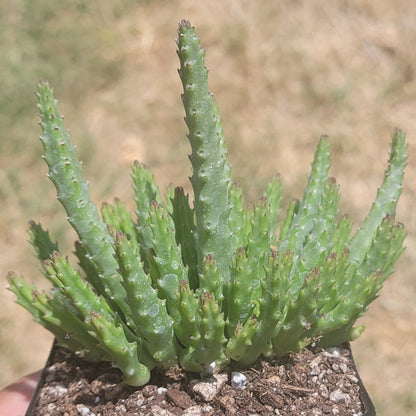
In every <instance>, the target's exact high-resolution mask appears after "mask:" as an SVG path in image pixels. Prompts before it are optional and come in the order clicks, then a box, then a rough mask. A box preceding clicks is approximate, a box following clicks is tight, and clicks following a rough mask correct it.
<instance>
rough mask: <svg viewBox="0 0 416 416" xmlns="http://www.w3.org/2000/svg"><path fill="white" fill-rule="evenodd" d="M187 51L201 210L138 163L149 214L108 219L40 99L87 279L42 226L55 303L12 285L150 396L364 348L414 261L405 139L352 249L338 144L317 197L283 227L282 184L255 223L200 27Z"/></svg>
mask: <svg viewBox="0 0 416 416" xmlns="http://www.w3.org/2000/svg"><path fill="white" fill-rule="evenodd" d="M177 47H178V51H177V52H178V56H179V60H180V69H179V75H180V78H181V81H182V84H183V95H182V101H183V105H184V108H185V113H186V117H185V121H186V124H187V126H188V129H189V134H188V139H189V142H190V144H191V148H192V153H191V155H190V160H191V163H192V169H193V175H192V177H191V183H192V188H193V203H190V202H189V196H188V195H186V194H185V193H184V191H183V189H182V188H180V187H178V188H175V189H173V188H172V189H169V190H168V192H167V195H166V197H165V198H163V197H162V195H161V193H160V190H159V188H158V187H157V185H156V183H155V180H154V177H153V176H152V174H151V173H150V171H149V170H148V169H147V168H146V167H145V166H144V165H143V164H141V163H138V162H136V163H135V164H134V166H133V168H132V175H131V176H132V181H133V189H134V195H135V202H136V209H135V212H134V213H131V212H129V211H128V210H127V208H126V206H125V204H124V203H122V202H121V201H119V200H115V202H114V203H113V204H104V205H103V206H102V208H101V212H100V211H99V210H98V209H97V207H96V205H94V203H93V202H92V201H91V198H90V194H89V190H88V184H87V182H86V181H85V180H84V178H83V176H82V171H81V164H80V163H79V161H78V160H77V158H76V154H75V148H74V146H73V144H72V143H71V141H70V138H69V134H68V131H67V130H66V129H65V128H64V125H63V120H62V117H61V116H60V113H59V110H58V107H57V101H56V100H55V99H54V97H53V93H52V89H51V88H50V87H49V85H48V83H46V82H41V83H40V84H39V86H38V90H37V96H38V100H39V104H38V107H39V110H40V116H41V128H42V132H43V134H42V137H41V141H42V144H43V147H44V155H43V157H44V159H45V161H46V163H47V165H48V167H49V174H48V176H49V178H50V179H51V181H52V182H53V184H54V185H55V187H56V190H57V197H58V200H59V201H60V203H61V204H62V205H63V207H64V208H65V211H66V214H67V220H68V222H69V223H70V224H71V226H72V227H73V228H74V230H75V231H76V233H77V235H78V241H76V243H75V255H76V257H77V258H78V266H77V267H74V266H73V265H71V264H70V263H69V261H68V259H67V258H66V257H65V256H64V255H62V254H61V253H60V252H59V248H58V245H57V243H55V242H53V241H52V240H51V238H50V236H49V233H48V232H47V231H45V230H44V229H43V228H42V227H41V226H40V225H39V224H37V223H35V222H30V229H29V232H30V241H31V243H32V245H33V247H34V250H35V253H36V256H37V257H38V258H39V260H40V261H41V263H42V267H43V273H44V275H45V277H46V278H47V279H48V280H49V281H50V283H51V286H52V289H51V290H50V291H48V292H43V291H38V290H37V289H36V287H34V286H32V285H30V284H28V283H27V282H26V281H25V280H24V279H23V278H21V277H19V276H17V275H15V274H14V273H10V275H9V282H10V289H11V290H12V291H13V292H14V293H15V294H16V295H17V301H18V303H19V304H21V305H22V306H23V307H25V308H26V309H27V310H29V311H30V312H31V313H32V314H33V316H34V317H35V320H36V321H37V322H38V323H40V324H41V325H43V326H44V327H45V328H47V329H48V330H49V331H51V332H52V333H53V334H54V335H55V337H56V339H57V342H58V343H59V344H60V345H62V346H64V347H66V348H68V349H70V350H72V351H74V352H75V353H76V354H78V355H79V356H80V357H84V358H85V359H87V360H92V361H98V360H107V361H110V362H112V363H113V365H114V366H116V367H118V368H119V369H120V370H121V371H122V373H123V375H124V378H125V382H126V383H128V384H131V385H143V384H146V383H147V382H148V380H149V378H150V372H151V370H152V369H153V368H155V367H161V368H165V369H167V368H169V367H171V366H173V365H180V366H181V367H182V368H183V369H185V370H188V371H192V372H200V371H203V370H205V369H206V368H207V367H209V366H210V365H211V364H212V363H213V362H215V363H217V365H218V366H226V365H227V364H228V363H229V362H230V360H233V361H236V362H238V363H239V364H240V365H241V366H242V367H243V366H249V365H251V364H253V363H254V362H255V360H256V359H257V358H258V357H259V356H260V355H263V356H270V355H284V354H286V353H288V352H289V351H300V350H301V349H302V348H304V347H306V346H308V345H311V344H314V345H321V346H324V347H325V346H334V345H338V344H340V343H342V342H346V341H351V340H353V339H355V338H357V337H358V336H359V335H360V334H361V332H362V331H363V327H362V326H358V327H354V323H355V322H356V320H357V319H358V318H359V317H361V316H362V315H363V314H364V312H365V311H366V310H367V308H368V305H369V304H370V303H371V302H372V301H373V300H374V299H375V298H376V297H377V295H378V292H379V290H380V288H381V286H382V284H383V281H384V280H385V279H386V278H387V277H388V276H389V275H390V274H391V273H392V272H393V265H394V263H395V261H396V260H397V258H398V257H399V255H400V254H401V253H402V251H403V247H402V243H403V240H404V237H405V232H404V229H403V226H402V225H401V224H400V223H395V220H394V216H395V209H396V205H397V201H398V199H399V196H400V193H401V190H402V181H403V170H404V167H405V164H406V144H405V136H404V134H403V133H402V132H401V131H400V130H397V131H395V133H394V134H393V138H392V146H391V154H390V160H389V165H388V169H387V171H386V174H385V176H384V180H383V183H382V185H381V187H380V188H379V189H378V193H377V196H376V199H375V202H374V203H373V205H372V207H371V209H370V212H369V214H368V216H367V217H366V219H365V221H364V223H363V225H362V226H361V228H359V229H358V231H357V232H356V233H355V234H353V235H352V233H351V231H352V224H351V221H350V220H349V219H348V217H346V216H340V215H339V213H338V201H339V193H338V185H337V184H336V181H335V179H334V178H331V177H328V170H329V167H330V165H329V159H330V149H329V140H328V138H326V137H322V138H321V140H320V141H319V143H318V147H317V150H316V153H315V158H314V161H313V164H312V168H311V172H310V175H309V179H308V183H307V186H306V189H305V191H304V195H303V197H302V198H301V199H300V200H293V202H292V203H291V204H290V205H289V208H288V210H287V212H286V213H285V214H284V215H280V202H281V196H282V182H281V179H280V177H278V176H276V177H274V178H273V179H272V180H271V182H270V183H269V184H268V186H267V189H266V190H265V192H264V195H263V196H262V197H261V198H260V199H259V201H258V203H257V204H256V205H255V206H254V207H250V208H246V207H245V205H244V202H243V194H242V190H241V188H240V187H239V186H238V185H237V184H236V183H235V182H233V180H232V178H231V169H230V166H229V164H228V162H227V157H226V148H225V142H224V135H223V130H222V122H221V119H220V114H219V110H218V107H217V104H216V103H215V101H214V98H213V96H212V94H211V93H210V92H209V89H208V74H207V70H206V68H205V63H204V57H205V53H204V51H203V50H202V49H201V47H200V42H199V38H198V37H197V35H196V33H195V30H194V28H193V27H192V26H191V25H190V24H189V22H186V21H182V22H181V23H180V25H179V28H178V38H177ZM279 218H280V219H281V221H280V223H279Z"/></svg>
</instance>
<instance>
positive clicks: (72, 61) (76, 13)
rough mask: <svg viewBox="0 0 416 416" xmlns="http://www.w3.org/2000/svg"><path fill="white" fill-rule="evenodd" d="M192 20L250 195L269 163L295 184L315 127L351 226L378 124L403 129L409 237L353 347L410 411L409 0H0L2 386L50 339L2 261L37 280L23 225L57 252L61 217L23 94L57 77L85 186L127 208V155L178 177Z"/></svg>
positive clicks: (414, 322)
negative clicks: (40, 229) (43, 232)
mask: <svg viewBox="0 0 416 416" xmlns="http://www.w3.org/2000/svg"><path fill="white" fill-rule="evenodd" d="M182 18H186V19H189V20H190V21H191V22H192V24H193V25H195V26H196V28H197V31H198V33H199V35H200V37H201V39H202V45H203V47H204V48H205V49H206V50H207V66H208V68H209V69H210V87H211V91H212V92H213V93H214V95H215V97H216V100H217V102H218V104H219V106H220V109H221V112H222V116H223V121H224V129H225V134H226V138H227V144H228V151H229V157H230V160H231V163H232V167H233V175H234V177H235V179H237V180H238V181H239V182H240V184H241V185H242V186H243V188H244V189H245V192H246V194H245V197H246V200H247V202H248V203H252V202H254V201H255V200H256V199H257V198H258V197H259V195H260V194H261V193H262V192H263V190H264V187H265V185H266V183H267V182H268V180H269V179H270V177H271V176H272V175H274V174H275V173H277V172H279V173H281V175H282V176H283V179H284V193H285V201H284V204H286V206H287V203H288V201H289V200H290V199H291V198H292V197H295V196H297V197H299V196H301V194H302V190H303V187H304V185H305V181H306V178H307V174H308V172H309V168H310V163H311V161H312V157H313V152H314V150H315V147H316V144H317V141H318V139H319V137H320V135H321V134H322V133H326V134H328V135H329V137H330V139H331V144H332V152H333V154H332V168H331V175H332V176H335V177H336V178H337V180H338V182H339V184H340V186H341V210H342V212H346V213H348V214H349V215H350V216H351V218H352V219H353V220H354V223H355V224H356V226H358V225H359V224H360V223H361V221H362V220H363V218H364V217H365V215H366V214H367V212H368V210H369V208H370V205H371V202H372V200H373V199H374V197H375V194H376V190H377V187H378V186H379V185H380V184H381V181H382V178H383V174H384V170H385V168H386V161H387V157H388V152H389V144H390V138H391V134H392V132H393V131H394V128H395V127H397V126H399V127H401V128H402V129H403V130H404V131H405V132H406V133H407V136H408V143H409V149H408V154H409V164H408V167H407V172H406V176H405V187H404V191H403V195H402V199H401V201H400V204H399V208H398V213H397V219H398V220H399V221H401V222H404V223H405V225H406V228H407V232H408V237H407V241H406V246H407V249H406V251H405V253H404V254H403V255H402V257H401V258H400V260H399V262H398V264H397V272H396V273H395V275H394V276H392V277H391V278H390V279H389V280H388V281H387V282H386V283H385V285H384V288H383V290H382V296H381V298H379V299H378V300H377V301H376V302H374V303H373V304H372V306H371V307H370V310H369V312H368V313H367V315H366V316H365V318H364V319H362V323H364V324H365V325H366V326H367V329H366V331H365V332H364V334H363V335H362V336H361V338H360V339H358V340H357V341H355V342H354V343H353V351H354V354H355V359H356V362H357V365H358V368H359V371H360V374H361V376H362V378H363V380H364V383H365V385H366V387H367V389H368V390H369V392H370V395H371V397H372V398H373V400H374V402H375V404H376V407H377V408H378V414H379V415H380V416H386V415H393V414H396V415H402V416H405V415H409V416H410V415H413V414H415V413H414V411H415V409H416V359H415V354H414V351H415V342H416V319H415V318H416V303H415V301H414V299H415V297H416V280H415V278H414V277H415V276H414V269H415V262H416V240H415V237H416V235H415V233H416V217H415V210H414V209H413V203H414V202H415V193H416V165H415V162H414V157H415V152H416V146H415V143H416V142H415V138H416V123H415V116H416V48H415V44H416V2H414V1H412V0H396V1H395V2H391V1H389V0H379V1H377V2H374V1H372V0H351V1H347V0H344V1H340V0H339V1H338V0H335V1H325V0H316V1H314V2H310V1H307V0H303V1H302V0H280V1H252V0H251V1H249V0H240V1H234V0H211V1H209V2H207V1H202V0H189V1H178V0H170V1H163V0H153V1H151V0H148V1H145V0H141V1H140V0H135V1H133V0H119V1H117V2H100V1H97V0H95V1H86V0H61V1H60V2H52V1H48V0H37V1H36V2H34V1H31V0H3V1H2V2H1V3H0V26H1V27H2V30H1V32H0V40H1V41H0V48H1V50H0V53H1V56H2V59H1V60H0V75H1V76H0V210H1V211H0V268H1V289H0V290H1V299H2V301H1V302H0V369H1V371H0V387H1V386H4V385H6V384H7V383H10V382H11V381H13V380H14V379H16V378H17V377H20V376H22V375H24V374H26V373H28V372H31V371H34V370H36V369H38V368H41V367H43V365H44V363H45V360H46V358H47V355H48V351H49V348H50V346H51V342H52V337H51V336H50V335H49V334H48V333H47V332H46V331H45V330H43V328H41V327H40V326H38V325H37V324H35V323H33V322H32V319H31V317H30V315H29V314H28V313H27V312H26V311H25V310H23V308H21V307H19V306H18V305H16V304H15V303H14V295H13V294H12V293H10V292H9V291H7V290H6V289H5V288H6V286H7V282H6V278H5V276H6V274H7V272H8V271H9V270H14V271H16V272H17V273H19V274H23V275H24V276H25V277H26V278H27V279H28V280H29V281H30V282H34V283H36V284H37V285H39V286H40V287H44V288H46V287H47V285H45V282H44V280H45V279H43V277H42V275H41V273H40V267H39V264H38V263H37V262H36V260H35V258H34V256H33V254H32V251H31V247H30V246H29V244H28V243H27V240H28V236H27V222H28V220H30V219H34V220H36V221H40V222H41V223H42V224H43V225H44V227H46V228H48V229H49V230H50V232H51V235H52V238H53V239H54V240H55V239H57V240H59V244H60V248H61V250H62V251H64V252H65V253H68V255H70V254H71V251H72V249H73V241H74V239H75V236H74V235H73V233H72V232H71V230H70V229H69V227H68V225H67V224H66V223H65V221H64V217H65V215H64V211H63V209H62V208H61V206H60V205H59V204H58V202H57V201H56V200H55V192H54V190H53V187H52V184H51V183H50V182H49V181H48V180H47V178H46V177H45V174H46V172H47V169H46V166H45V165H44V163H43V162H42V160H41V158H40V155H41V153H42V149H41V144H40V142H39V140H38V136H39V135H40V129H39V127H38V115H37V109H36V99H35V96H34V94H33V91H34V90H35V89H36V84H37V82H38V80H39V79H47V80H49V82H50V83H51V84H52V85H53V86H54V88H55V95H56V97H57V98H58V99H59V105H60V110H61V112H62V113H63V114H65V121H66V126H67V127H68V128H69V129H70V131H71V135H72V138H73V141H74V142H75V143H76V144H77V145H78V154H79V157H80V158H81V159H82V160H83V162H84V175H85V177H86V178H87V179H88V180H89V181H90V184H91V193H92V197H93V200H94V201H95V202H96V203H97V204H98V205H99V206H100V205H101V203H102V202H103V201H106V200H107V201H111V200H112V199H113V197H114V196H118V197H120V198H121V199H122V200H124V201H126V202H129V204H130V206H133V205H132V201H133V197H132V191H131V190H130V166H131V165H132V163H133V161H134V160H135V159H137V160H140V161H142V162H144V163H146V164H147V165H148V166H149V167H150V168H151V169H152V171H153V172H154V174H155V176H156V180H157V182H158V183H159V185H160V187H161V188H162V189H163V190H164V189H166V187H167V186H168V185H169V184H170V183H174V184H175V185H183V186H184V187H185V188H186V189H187V190H188V191H189V189H190V187H189V184H188V176H190V175H191V170H190V164H189V162H188V159H187V154H188V153H190V147H189V145H188V142H187V140H186V137H185V135H186V131H187V130H186V127H185V124H184V122H183V116H184V111H183V109H182V107H181V101H180V97H179V94H180V93H181V86H180V81H179V78H178V76H177V72H176V69H177V67H178V59H177V57H176V52H175V50H176V45H175V37H176V27H177V24H178V22H179V21H180V20H181V19H182Z"/></svg>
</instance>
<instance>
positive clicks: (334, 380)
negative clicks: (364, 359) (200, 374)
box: [31, 346, 365, 416]
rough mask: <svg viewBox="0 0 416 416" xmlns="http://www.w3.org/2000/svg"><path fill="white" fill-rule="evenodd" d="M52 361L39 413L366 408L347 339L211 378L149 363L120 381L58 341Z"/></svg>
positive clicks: (301, 413)
mask: <svg viewBox="0 0 416 416" xmlns="http://www.w3.org/2000/svg"><path fill="white" fill-rule="evenodd" d="M50 364H51V365H49V366H47V367H46V368H45V384H44V386H43V387H42V389H41V390H40V392H39V396H38V400H37V406H36V408H35V409H34V410H33V413H31V414H33V415H36V416H60V415H65V416H75V415H77V416H116V415H117V416H132V415H135V416H137V415H144V416H176V415H182V416H219V415H238V416H245V415H247V416H248V415H252V416H255V415H281V416H321V415H322V416H323V415H331V416H334V415H335V416H347V415H348V416H352V415H356V416H362V415H364V414H365V409H364V407H363V405H362V403H361V400H360V395H359V392H360V386H359V377H358V375H357V373H356V372H355V369H354V364H353V361H352V357H351V351H350V349H349V348H348V346H346V347H345V348H331V349H327V350H322V349H315V350H310V349H305V350H304V351H303V352H302V353H299V354H289V355H288V356H286V357H283V358H279V359H271V360H265V359H259V360H258V361H257V362H256V363H255V365H254V366H253V367H252V368H250V369H248V370H238V369H236V368H232V366H231V367H230V368H228V369H227V370H226V371H221V372H219V373H217V374H215V372H214V375H212V376H211V377H210V378H208V379H199V378H197V375H195V374H189V373H185V372H183V371H182V370H181V369H179V368H172V369H170V370H169V371H166V372H165V371H158V370H154V371H153V372H152V378H151V380H150V382H149V383H148V384H147V385H146V386H143V387H139V388H138V387H131V386H127V385H125V384H123V382H122V376H121V373H120V372H119V370H117V369H115V368H112V367H111V365H110V364H108V363H102V362H101V363H94V364H91V363H88V362H85V361H83V360H81V359H79V358H78V357H76V356H75V355H74V354H72V353H70V352H68V351H67V350H65V349H63V348H59V347H57V348H55V353H54V354H53V356H52V362H51V363H50ZM237 371H238V372H240V373H242V374H243V375H245V377H246V385H245V387H244V388H241V387H242V386H241V385H240V386H239V387H240V388H238V386H237V387H235V386H233V385H232V382H231V380H232V379H233V378H232V373H233V372H237ZM234 375H235V374H234ZM237 375H238V374H237Z"/></svg>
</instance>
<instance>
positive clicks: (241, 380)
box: [231, 371, 247, 390]
mask: <svg viewBox="0 0 416 416" xmlns="http://www.w3.org/2000/svg"><path fill="white" fill-rule="evenodd" d="M231 385H232V386H233V387H234V388H235V389H237V390H238V389H240V390H243V389H245V388H246V385H247V377H246V376H245V375H244V374H242V373H239V372H238V371H233V372H232V373H231Z"/></svg>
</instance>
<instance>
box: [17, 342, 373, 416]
mask: <svg viewBox="0 0 416 416" xmlns="http://www.w3.org/2000/svg"><path fill="white" fill-rule="evenodd" d="M348 349H349V350H350V353H351V357H352V363H353V367H354V371H355V375H356V377H357V378H358V385H359V387H360V399H361V403H362V405H363V408H364V414H363V416H376V409H375V407H374V404H373V402H372V401H371V398H370V396H369V394H368V392H367V390H366V389H365V387H364V384H363V382H362V380H361V377H360V375H359V373H358V370H357V367H356V365H355V362H354V359H353V355H352V351H351V346H350V344H348ZM56 351H57V344H56V342H54V344H53V345H52V350H51V352H50V354H49V357H48V360H47V362H46V365H45V367H44V369H43V371H42V374H41V377H40V379H39V382H38V385H37V387H36V390H35V393H34V394H33V397H32V400H31V402H30V404H29V407H28V409H27V411H26V413H25V416H33V415H34V411H35V409H36V405H37V401H38V397H39V394H40V392H41V390H42V387H43V385H44V383H45V378H46V376H47V371H46V370H47V368H49V367H50V366H51V365H52V364H53V363H55V362H57V360H56V357H55V355H56Z"/></svg>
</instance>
